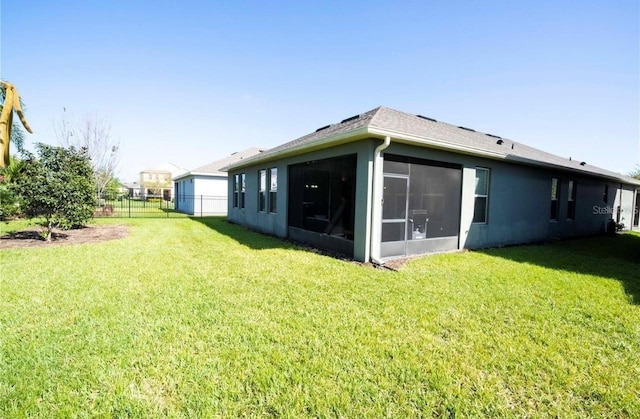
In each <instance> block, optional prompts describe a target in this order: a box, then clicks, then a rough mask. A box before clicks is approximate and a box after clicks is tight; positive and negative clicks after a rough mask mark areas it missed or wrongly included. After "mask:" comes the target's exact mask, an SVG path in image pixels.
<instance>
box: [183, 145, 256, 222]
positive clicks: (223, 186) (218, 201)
mask: <svg viewBox="0 0 640 419" xmlns="http://www.w3.org/2000/svg"><path fill="white" fill-rule="evenodd" d="M260 152H262V150H260V149H259V148H255V147H252V148H248V149H246V150H243V151H240V152H237V153H233V154H232V155H230V156H228V157H225V158H224V159H221V160H217V161H214V162H212V163H209V164H207V165H204V166H201V167H198V168H197V169H194V170H192V171H190V172H185V173H182V174H180V175H178V176H175V177H174V178H173V184H174V190H175V196H176V200H175V209H176V210H178V211H181V212H184V213H187V214H190V215H200V216H202V215H226V214H227V190H228V185H227V183H228V179H227V173H226V172H223V171H222V170H221V169H222V168H223V167H226V166H228V165H230V164H232V163H235V162H237V161H240V160H242V159H245V158H248V157H251V156H253V155H256V154H258V153H260Z"/></svg>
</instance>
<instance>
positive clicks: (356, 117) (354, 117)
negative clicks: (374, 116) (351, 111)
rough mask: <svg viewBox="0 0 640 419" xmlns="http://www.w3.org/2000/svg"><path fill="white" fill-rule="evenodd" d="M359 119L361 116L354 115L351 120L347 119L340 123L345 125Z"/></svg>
mask: <svg viewBox="0 0 640 419" xmlns="http://www.w3.org/2000/svg"><path fill="white" fill-rule="evenodd" d="M358 118H360V115H359V114H358V115H354V116H352V117H350V118H347V119H343V120H342V121H340V123H341V124H344V123H345V122H349V121H353V120H355V119H358Z"/></svg>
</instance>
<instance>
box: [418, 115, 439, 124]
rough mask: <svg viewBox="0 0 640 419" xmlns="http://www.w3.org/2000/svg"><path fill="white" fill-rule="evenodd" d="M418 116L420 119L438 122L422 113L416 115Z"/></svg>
mask: <svg viewBox="0 0 640 419" xmlns="http://www.w3.org/2000/svg"><path fill="white" fill-rule="evenodd" d="M416 116H417V117H418V118H422V119H426V120H427V121H431V122H438V121H436V120H435V119H433V118H429V117H428V116H424V115H416Z"/></svg>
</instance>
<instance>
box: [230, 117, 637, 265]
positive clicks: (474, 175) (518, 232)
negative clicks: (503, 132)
mask: <svg viewBox="0 0 640 419" xmlns="http://www.w3.org/2000/svg"><path fill="white" fill-rule="evenodd" d="M227 169H228V172H229V176H230V179H233V182H230V183H229V203H228V206H229V209H228V218H229V220H230V221H232V222H235V223H238V224H243V225H246V226H248V227H250V228H253V229H256V230H260V231H263V232H267V233H270V234H274V235H277V236H280V237H288V238H291V239H293V240H298V241H303V242H307V243H310V244H313V245H315V246H317V247H322V248H327V249H332V250H337V251H340V252H342V253H345V254H348V255H351V256H352V257H353V258H354V259H356V260H359V261H369V260H372V261H374V262H377V263H383V262H384V260H386V259H391V258H398V257H403V256H409V255H416V254H424V253H430V252H439V251H447V250H455V249H463V248H481V247H489V246H500V245H510V244H519V243H528V242H537V241H545V240H549V239H552V238H566V237H574V236H582V235H589V234H595V233H600V232H603V231H605V229H607V226H610V222H609V219H611V218H613V219H614V220H616V221H618V222H619V223H624V225H625V228H626V229H629V228H632V229H633V230H636V231H638V230H640V226H639V221H640V220H639V216H638V207H639V206H640V196H639V195H640V193H639V192H638V189H639V188H640V181H638V180H636V179H632V178H630V177H626V176H623V175H620V174H618V173H613V172H610V171H608V170H604V169H601V168H598V167H595V166H592V165H590V164H588V163H586V162H581V161H579V160H572V159H570V158H562V157H558V156H555V155H552V154H549V153H546V152H543V151H540V150H537V149H534V148H531V147H528V146H526V145H524V144H521V143H517V142H515V141H512V140H509V139H506V138H501V137H498V136H495V135H492V134H483V133H480V132H475V131H474V130H471V129H469V128H464V127H457V126H454V125H450V124H446V123H443V122H438V121H435V120H433V119H430V118H426V117H423V116H418V115H412V114H408V113H404V112H399V111H396V110H393V109H388V108H384V107H380V108H376V109H373V110H371V111H369V112H366V113H363V114H361V115H356V116H354V117H351V118H347V119H345V120H343V121H342V122H340V123H338V124H334V125H327V126H325V127H322V128H319V129H318V130H316V131H315V132H313V133H311V134H309V135H306V136H304V137H301V138H299V139H297V140H294V141H291V142H289V143H286V144H283V145H281V146H278V147H275V148H273V149H271V150H267V151H265V152H264V153H261V154H259V155H256V156H254V157H250V158H247V159H244V160H242V161H239V162H237V163H234V164H232V165H231V166H230V167H228V168H227Z"/></svg>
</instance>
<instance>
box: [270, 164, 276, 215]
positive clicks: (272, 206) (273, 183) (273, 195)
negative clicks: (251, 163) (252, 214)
mask: <svg viewBox="0 0 640 419" xmlns="http://www.w3.org/2000/svg"><path fill="white" fill-rule="evenodd" d="M277 210H278V168H277V167H272V168H271V169H269V212H276V211H277Z"/></svg>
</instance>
